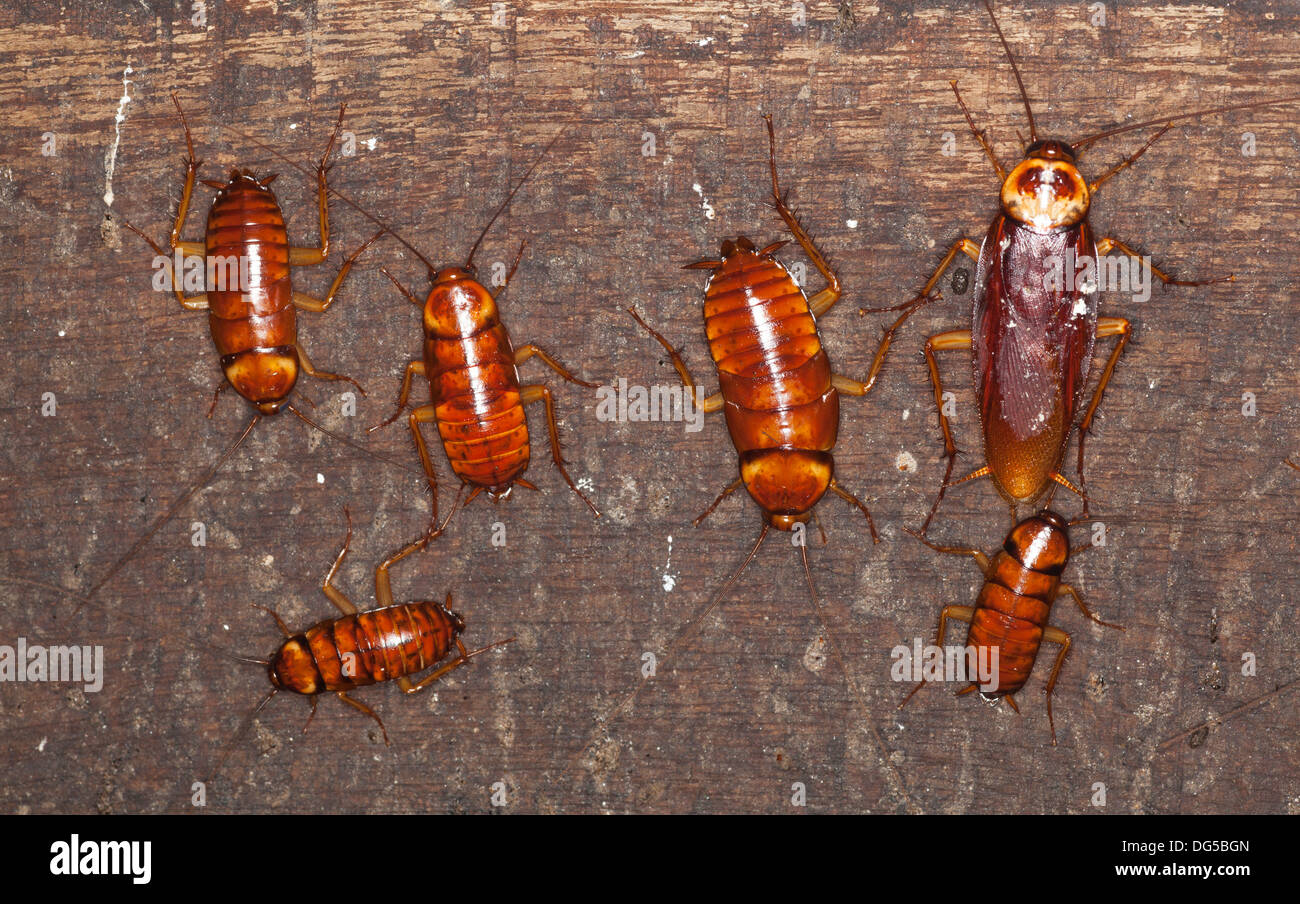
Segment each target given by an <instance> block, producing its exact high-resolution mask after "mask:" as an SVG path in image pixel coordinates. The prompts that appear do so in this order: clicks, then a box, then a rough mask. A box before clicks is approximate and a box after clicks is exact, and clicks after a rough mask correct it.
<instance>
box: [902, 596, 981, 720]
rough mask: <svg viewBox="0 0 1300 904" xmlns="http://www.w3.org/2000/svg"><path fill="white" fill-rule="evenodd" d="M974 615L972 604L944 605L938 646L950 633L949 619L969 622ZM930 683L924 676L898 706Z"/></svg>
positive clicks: (937, 641) (940, 617) (940, 616)
mask: <svg viewBox="0 0 1300 904" xmlns="http://www.w3.org/2000/svg"><path fill="white" fill-rule="evenodd" d="M974 617H975V609H974V608H973V607H972V606H944V607H943V611H942V612H940V613H939V637H938V639H936V640H935V642H934V645H935V646H936V647H942V646H943V639H944V637H945V636H946V635H947V633H948V619H950V618H955V619H957V621H964V622H966V623H967V624H969V623H970V621H971V619H973V618H974ZM928 683H929V682H928V681H926V679H924V678H922V679H921V680H920V681H918V682H917V684H916V687H914V688H912V692H911V693H910V694H908V695H907V696H906V697H904V698H903V702H902V703H900V704H898V708H899V709H902V708H903V707H904V706H906V705H907V701H908V700H911V699H912V697H914V696H915V695H916V692H917V691H919V690H920V689H921V688H923V687H925V686H926V684H928ZM971 687H974V685H971Z"/></svg>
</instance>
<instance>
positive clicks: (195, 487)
mask: <svg viewBox="0 0 1300 904" xmlns="http://www.w3.org/2000/svg"><path fill="white" fill-rule="evenodd" d="M261 419H262V416H261V415H260V414H254V415H253V419H252V420H251V421H249V422H248V426H247V427H245V428H244V432H243V433H241V434H239V439H237V440H235V441H234V443H232V444H231V446H230V448H228V449H227V450H226V451H225V452H224V453H222V456H221V457H220V458H218V459H217V461H216V464H214V465H213V466H212V467H210V468H208V472H207V473H206V474H204V475H203V477H202V479H200V480H199V481H198V482H197V483H195V484H194V485H193V486H192V487H190V489H189V490H188V491H186V493H185V495H184V496H182V497H181V498H179V499H177V500H176V501H175V502H173V503H172V505H171V508H169V509H167V511H166V512H165V513H163V516H162V517H161V518H159V519H158V520H157V521H155V522H154V523H153V526H152V527H150V528H149V530H148V531H146V532H145V533H144V534H143V535H142V536H141V537H140V539H138V540H136V541H135V542H134V543H133V544H131V548H130V549H128V550H127V551H126V554H125V555H123V556H122V557H121V558H120V559H118V560H117V561H116V562H114V563H113V567H112V568H110V569H109V570H108V573H107V574H105V575H104V576H103V577H102V578H100V579H99V580H98V581H97V582H96V583H95V584H94V585H93V586H92V587H91V588H90V589H89V590H88V591H86V595H85V596H84V597H83V598H82V605H85V603H86V602H88V601H89V600H90V598H91V597H93V596H94V595H95V593H96V592H97V591H98V590H99V588H101V587H103V586H104V585H105V584H107V583H108V582H109V581H110V580H111V579H112V577H113V575H115V574H117V571H118V569H119V568H121V567H122V566H123V565H125V564H126V562H127V560H128V559H130V558H131V556H133V555H135V554H136V552H137V551H138V550H139V549H140V547H141V546H143V545H144V544H145V543H146V542H148V540H149V538H150V537H152V536H153V535H154V534H156V533H157V532H158V530H159V529H160V528H161V527H162V526H163V525H164V524H166V523H167V522H168V521H170V520H171V517H172V515H174V514H176V510H177V509H179V508H180V507H181V506H182V505H184V504H185V502H186V501H187V500H188V499H189V498H190V497H191V496H193V495H194V494H195V493H197V492H198V491H199V490H201V489H203V488H204V487H205V486H207V485H208V481H209V480H211V479H212V478H213V477H214V476H215V475H216V473H217V472H218V471H220V470H221V467H222V465H224V464H225V463H226V462H227V461H229V460H230V456H232V455H234V454H235V451H236V450H237V449H238V448H239V447H240V446H242V445H243V444H244V440H246V439H248V435H249V434H250V433H252V432H253V428H254V427H256V426H257V423H258V421H260V420H261ZM77 608H78V609H80V608H81V606H78V607H77Z"/></svg>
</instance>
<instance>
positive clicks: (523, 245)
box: [492, 239, 528, 301]
mask: <svg viewBox="0 0 1300 904" xmlns="http://www.w3.org/2000/svg"><path fill="white" fill-rule="evenodd" d="M527 247H528V239H524V240H523V241H522V242H520V243H519V251H518V252H517V253H516V254H515V260H514V263H512V264H511V265H510V270H509V271H508V272H507V273H506V281H505V282H503V283H502V284H501V292H504V291H505V290H506V289H508V288H510V280H512V279H514V276H515V271H516V270H518V269H519V262H520V261H521V260H523V257H524V249H525V248H527ZM501 292H498V293H497V294H496V295H494V296H493V299H492V300H493V301H495V300H497V299H498V298H500V297H501Z"/></svg>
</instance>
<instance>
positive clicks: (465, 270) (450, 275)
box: [433, 264, 476, 283]
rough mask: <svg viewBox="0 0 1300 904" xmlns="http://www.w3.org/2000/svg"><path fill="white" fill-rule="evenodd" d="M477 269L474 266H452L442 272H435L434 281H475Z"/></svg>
mask: <svg viewBox="0 0 1300 904" xmlns="http://www.w3.org/2000/svg"><path fill="white" fill-rule="evenodd" d="M475 272H476V271H475V269H474V265H473V264H452V265H451V266H449V267H443V268H442V269H441V270H437V271H434V274H433V281H434V282H436V283H440V282H456V281H457V280H461V279H474V274H475Z"/></svg>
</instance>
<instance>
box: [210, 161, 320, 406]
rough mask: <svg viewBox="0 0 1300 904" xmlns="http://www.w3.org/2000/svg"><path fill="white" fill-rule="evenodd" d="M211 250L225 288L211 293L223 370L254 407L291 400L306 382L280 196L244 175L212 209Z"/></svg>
mask: <svg viewBox="0 0 1300 904" xmlns="http://www.w3.org/2000/svg"><path fill="white" fill-rule="evenodd" d="M207 254H208V258H209V260H212V259H213V258H220V260H222V261H226V262H233V267H225V266H219V267H218V270H219V272H220V273H222V274H224V275H225V276H224V277H223V278H230V277H234V276H235V275H239V276H242V277H245V278H246V279H247V284H246V285H239V284H238V282H237V281H235V282H234V283H233V284H232V282H231V281H227V282H224V283H222V285H223V286H224V288H220V289H217V288H211V287H210V288H209V290H208V293H207V295H208V308H209V310H208V326H209V328H210V329H211V332H212V341H213V342H214V343H216V346H217V351H218V352H219V353H220V354H221V367H222V370H223V371H224V372H225V375H226V378H227V379H228V380H229V381H230V383H231V385H232V386H234V387H235V390H236V391H237V392H238V393H239V394H240V395H241V396H243V397H244V398H246V399H248V400H249V401H250V402H252V403H254V404H261V403H276V402H280V401H282V400H284V399H286V398H288V396H289V394H290V393H291V392H292V391H293V386H294V383H295V382H296V381H297V379H298V354H297V350H296V348H295V345H296V343H297V340H298V331H297V320H296V312H295V309H294V307H293V290H292V287H291V285H290V276H289V239H288V235H287V234H286V232H285V228H284V216H283V215H282V214H281V212H280V204H279V202H278V201H276V198H275V194H274V193H273V192H272V191H270V190H269V189H267V188H264V187H263V186H261V185H260V184H258V183H257V182H256V181H254V180H253V179H251V178H248V177H243V176H240V177H236V178H235V179H232V180H231V182H230V183H228V184H227V185H226V187H225V188H224V189H222V190H221V192H220V193H219V194H218V195H217V198H216V200H215V201H214V202H213V204H212V209H211V211H210V212H209V213H208V231H207Z"/></svg>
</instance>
